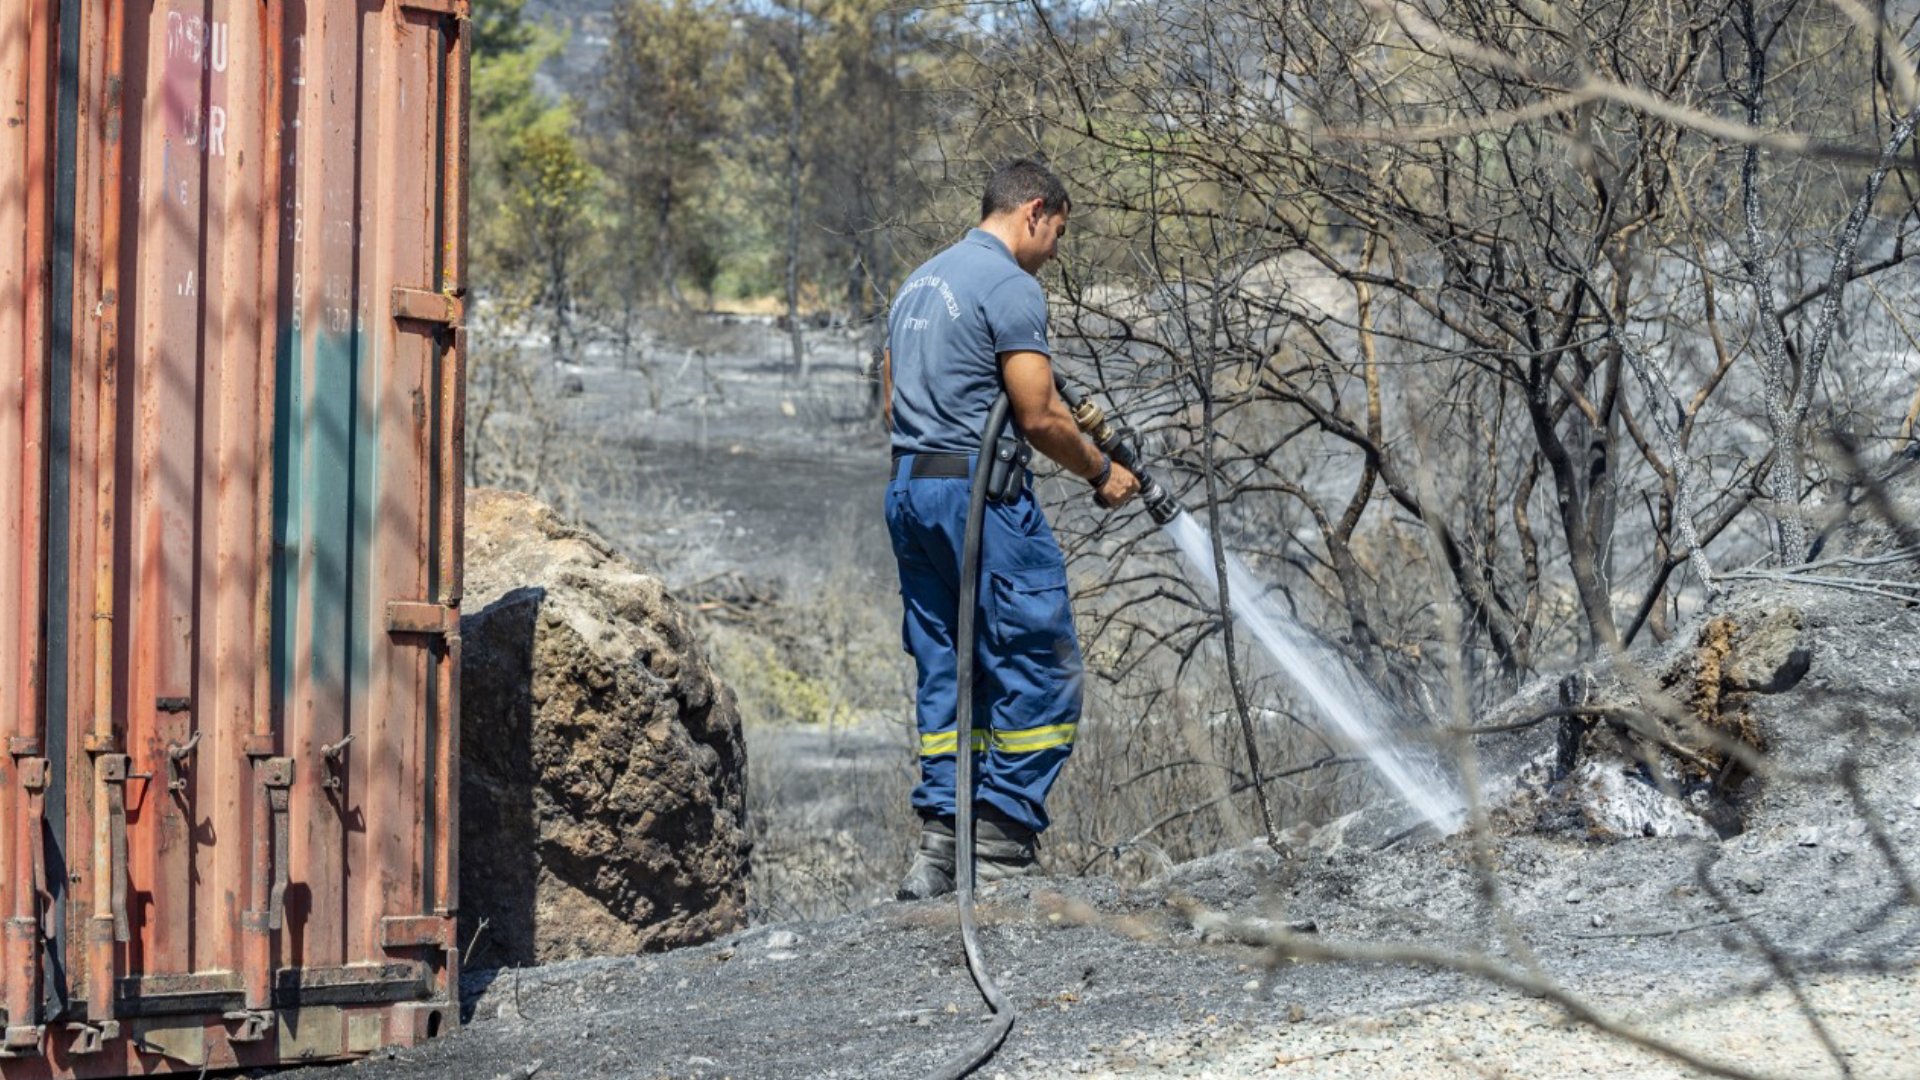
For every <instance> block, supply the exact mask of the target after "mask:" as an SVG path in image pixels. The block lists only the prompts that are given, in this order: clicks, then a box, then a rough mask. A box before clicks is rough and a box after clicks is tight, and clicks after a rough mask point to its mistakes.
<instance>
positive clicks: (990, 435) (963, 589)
mask: <svg viewBox="0 0 1920 1080" xmlns="http://www.w3.org/2000/svg"><path fill="white" fill-rule="evenodd" d="M1006 427H1007V395H1006V394H1005V393H1004V392H1003V393H1001V394H1000V395H999V396H998V397H996V398H994V400H993V408H992V409H990V410H989V411H988V412H987V426H986V427H985V429H983V430H982V431H981V433H980V453H979V454H978V455H977V456H975V458H974V463H973V480H972V482H971V485H972V486H971V488H970V489H969V491H968V494H967V532H966V539H965V541H964V542H963V543H962V544H961V547H960V620H959V621H960V626H959V629H958V630H957V631H956V632H955V635H954V636H955V638H956V640H955V642H954V675H955V680H956V686H955V690H956V692H957V695H958V699H957V700H956V702H955V709H954V717H953V728H954V735H955V737H956V738H957V739H958V740H959V741H958V742H957V743H956V744H955V746H954V748H953V761H954V773H955V775H954V815H953V838H954V848H955V850H954V860H953V885H954V894H955V897H956V898H957V899H958V900H959V903H960V944H961V946H962V948H964V949H965V950H966V953H967V970H968V971H970V972H972V973H973V984H974V985H975V986H977V987H979V988H980V996H981V997H983V998H985V999H986V1001H987V1008H988V1009H991V1010H992V1011H993V1025H992V1026H991V1027H989V1028H988V1029H987V1030H986V1031H984V1032H982V1033H981V1034H980V1037H979V1038H977V1039H975V1040H974V1041H973V1042H972V1043H970V1044H968V1045H967V1047H966V1049H964V1050H962V1051H961V1052H960V1053H959V1054H958V1055H956V1056H955V1057H954V1058H953V1059H952V1060H951V1061H948V1062H947V1063H946V1064H945V1065H943V1066H941V1067H940V1069H939V1071H937V1072H934V1073H932V1074H930V1076H929V1080H960V1078H961V1077H963V1076H965V1075H967V1074H968V1073H970V1072H972V1071H973V1070H975V1069H977V1068H979V1067H980V1065H981V1063H982V1062H984V1061H986V1060H987V1059H988V1058H990V1057H992V1056H993V1052H994V1051H995V1050H998V1049H999V1048H1000V1044H1001V1043H1002V1042H1005V1041H1006V1038H1007V1032H1009V1031H1012V1030H1013V1006H1012V1004H1010V1003H1009V1002H1008V1001H1007V996H1006V994H1004V993H1003V992H1001V990H1000V987H999V985H998V984H997V983H995V982H994V981H993V976H992V975H990V974H988V973H987V964H986V961H984V960H982V959H981V958H980V936H979V927H978V926H976V925H975V923H974V918H973V622H974V604H975V602H976V601H977V600H978V598H979V591H980V588H979V587H980V535H981V533H982V532H984V531H985V529H986V520H987V476H988V475H989V474H990V473H991V472H992V455H993V451H994V448H997V447H998V446H999V445H1000V433H1001V432H1002V431H1004V430H1006Z"/></svg>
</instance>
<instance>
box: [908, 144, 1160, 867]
mask: <svg viewBox="0 0 1920 1080" xmlns="http://www.w3.org/2000/svg"><path fill="white" fill-rule="evenodd" d="M1069 209H1070V207H1069V201H1068V199H1067V191H1066V186H1065V185H1064V184H1062V183H1061V181H1060V178H1059V177H1058V176H1056V175H1054V174H1053V173H1052V172H1051V171H1050V170H1048V169H1047V168H1046V167H1045V166H1043V165H1041V164H1040V163H1039V162H1036V161H1033V160H1030V159H1024V158H1023V159H1020V160H1016V161H1011V162H1008V163H1007V164H1005V165H1002V166H1000V167H999V168H997V169H995V170H994V171H993V173H992V175H991V176H990V177H989V178H988V179H987V184H986V191H985V193H984V195H983V197H982V198H981V206H980V215H981V220H980V224H979V226H978V227H977V228H975V229H972V230H970V231H969V232H968V233H967V235H966V236H965V237H963V238H962V239H961V240H960V241H959V242H958V243H956V244H954V245H953V246H952V247H949V248H947V249H946V250H945V251H942V252H941V253H940V254H938V255H935V256H934V257H933V258H932V259H930V260H928V261H927V262H926V263H925V264H924V265H922V266H921V267H920V268H919V269H917V270H915V271H914V272H913V273H912V274H910V275H908V278H907V281H906V284H905V285H903V286H902V287H901V289H900V292H899V294H898V295H897V296H895V298H894V301H893V308H892V312H891V314H890V316H889V319H888V325H887V353H886V357H885V360H884V362H883V365H882V372H883V378H884V379H885V384H886V385H885V389H886V398H887V405H886V415H887V424H888V429H889V431H890V432H891V435H892V444H893V474H892V480H891V482H890V483H889V484H888V486H887V494H886V517H887V530H888V532H889V534H890V535H891V537H892V540H893V551H894V557H895V559H896V560H897V562H898V564H899V571H900V595H901V601H902V604H903V605H904V607H905V609H906V615H905V627H904V631H905V632H904V637H905V642H906V647H907V651H908V652H909V653H911V654H912V655H913V658H914V665H915V668H916V674H917V683H916V687H917V689H916V695H915V711H916V713H917V720H918V726H919V731H920V785H919V786H918V787H917V788H915V789H914V792H913V798H912V806H913V809H914V811H915V812H916V813H917V814H918V815H919V817H920V821H921V836H920V844H919V848H918V851H917V853H916V854H915V856H914V861H913V865H912V866H911V867H910V868H909V869H908V871H907V874H906V877H905V879H904V880H903V881H902V882H901V884H900V888H899V894H898V895H899V896H900V898H901V899H907V900H914V899H925V898H928V897H933V896H939V895H942V894H944V893H947V892H950V891H952V890H953V888H954V875H955V872H956V870H955V847H956V845H955V838H954V814H955V806H956V799H955V774H956V757H957V754H958V753H959V751H960V750H961V749H962V748H961V747H960V746H959V745H958V736H957V732H956V724H955V710H956V707H957V693H956V691H957V684H956V664H957V660H956V651H955V640H956V636H957V635H956V628H957V626H958V625H959V623H960V617H959V616H960V612H959V605H960V593H961V587H960V568H961V555H962V550H961V549H962V543H963V535H964V533H965V528H966V520H967V511H968V495H969V490H970V485H971V478H972V476H973V473H974V470H975V468H976V467H977V466H979V465H980V464H981V463H982V462H983V461H984V462H986V463H987V468H988V469H989V472H988V476H987V482H988V484H989V491H988V502H987V506H986V511H987V513H986V520H985V523H984V532H983V534H982V536H981V538H980V549H979V550H980V582H979V603H978V610H977V612H976V621H977V625H978V626H979V627H980V630H979V632H978V634H977V635H976V637H977V647H978V655H977V658H976V661H975V664H974V667H975V669H976V672H977V683H976V686H975V692H974V706H975V707H974V709H973V712H974V722H973V738H972V740H971V741H972V750H974V751H976V752H978V753H979V755H980V756H979V759H978V760H979V762H980V765H979V769H978V772H977V774H976V775H977V781H976V789H975V794H974V800H973V805H974V806H975V808H976V817H977V819H978V821H977V826H976V832H977V840H976V861H975V868H974V872H975V879H976V880H978V881H980V882H989V881H995V880H1000V879H1002V878H1007V877H1014V876H1018V875H1021V874H1026V873H1030V872H1032V871H1033V870H1034V869H1035V862H1034V840H1035V838H1036V837H1037V836H1039V834H1040V833H1041V832H1042V831H1043V830H1045V829H1046V827H1047V820H1048V819H1047V812H1046V798H1047V793H1048V791H1049V790H1051V788H1052V787H1053V783H1054V781H1055V780H1056V779H1057V778H1058V776H1059V774H1060V768H1061V766H1062V765H1064V764H1065V763H1066V760H1067V756H1068V755H1069V754H1070V753H1071V752H1072V749H1073V740H1074V734H1075V731H1076V729H1077V727H1078V725H1079V722H1080V706H1081V686H1080V684H1081V671H1082V669H1081V659H1080V645H1079V641H1078V639H1077V637H1076V635H1075V632H1074V627H1073V611H1072V608H1071V607H1070V606H1069V603H1068V597H1067V572H1066V564H1065V561H1064V560H1063V558H1062V556H1061V553H1060V545H1059V544H1058V543H1057V542H1056V541H1055V540H1054V537H1053V532H1052V530H1051V529H1050V528H1049V527H1048V525H1047V521H1046V518H1045V516H1044V515H1043V514H1042V513H1041V511H1040V507H1039V504H1038V502H1037V501H1036V500H1035V499H1034V497H1033V493H1032V491H1031V490H1030V489H1031V483H1030V480H1031V477H1030V474H1029V473H1028V472H1027V470H1026V468H1025V463H1026V461H1027V459H1028V451H1027V450H1026V446H1027V445H1031V446H1032V447H1033V448H1034V449H1037V450H1039V451H1040V452H1041V453H1043V454H1045V455H1047V456H1048V457H1049V458H1052V459H1053V460H1054V461H1056V462H1058V463H1059V464H1060V465H1061V466H1062V467H1063V468H1065V469H1066V470H1067V471H1068V472H1071V473H1073V474H1074V475H1075V476H1079V477H1081V478H1083V479H1085V480H1086V481H1087V482H1088V483H1090V484H1092V485H1093V488H1094V491H1095V495H1096V497H1097V498H1098V499H1099V500H1100V502H1101V503H1102V504H1103V505H1106V506H1109V507H1118V506H1120V505H1122V504H1124V503H1125V502H1126V501H1127V500H1128V499H1131V498H1132V497H1133V496H1134V494H1135V493H1136V491H1138V489H1139V482H1138V480H1137V479H1136V477H1135V476H1134V474H1133V473H1132V472H1130V471H1129V470H1128V469H1127V467H1126V466H1125V465H1123V464H1120V463H1118V462H1115V461H1113V460H1112V459H1111V458H1110V457H1109V456H1108V455H1107V454H1106V453H1104V452H1102V451H1101V450H1100V449H1099V448H1098V447H1097V446H1095V445H1094V443H1093V442H1092V441H1090V440H1089V439H1087V438H1086V437H1085V436H1084V435H1082V434H1081V431H1080V429H1079V427H1078V426H1077V425H1076V424H1075V422H1074V417H1073V414H1072V413H1071V412H1070V411H1069V410H1068V408H1067V405H1066V403H1065V402H1064V401H1063V400H1062V399H1061V397H1060V395H1059V393H1058V392H1057V391H1056V389H1055V386H1054V377H1053V369H1052V361H1051V350H1050V348H1049V345H1048V337H1047V305H1046V297H1045V295H1044V294H1043V292H1042V291H1041V288H1040V283H1039V281H1037V280H1036V279H1035V278H1034V275H1035V274H1036V273H1038V272H1039V270H1040V268H1041V267H1043V266H1045V265H1046V264H1047V262H1048V261H1049V260H1051V259H1052V258H1053V257H1054V256H1055V255H1056V254H1057V253H1058V251H1059V244H1060V239H1061V237H1063V236H1064V235H1065V234H1066V231H1067V215H1068V211H1069ZM1002 392H1004V393H1005V394H1006V395H1007V399H1008V403H1009V406H1010V408H1011V413H1012V418H1013V424H1014V427H1015V430H1016V431H1017V432H1018V439H1017V440H1014V441H1010V442H1009V444H1008V445H1006V446H1004V447H1003V446H995V447H988V448H986V453H984V454H983V453H982V447H981V445H980V442H981V430H982V428H983V426H984V424H985V421H986V419H987V417H988V414H989V412H990V411H991V410H992V408H993V405H994V401H995V399H996V398H997V397H998V396H999V395H1000V394H1001V393H1002Z"/></svg>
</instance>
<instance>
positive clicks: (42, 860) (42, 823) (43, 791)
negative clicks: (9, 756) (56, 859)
mask: <svg viewBox="0 0 1920 1080" xmlns="http://www.w3.org/2000/svg"><path fill="white" fill-rule="evenodd" d="M20 786H21V787H24V788H26V789H27V833H28V835H29V837H30V844H29V846H30V847H31V848H32V849H33V859H32V866H33V871H32V873H33V885H32V888H33V899H34V905H33V909H34V919H35V921H38V920H39V917H40V906H41V905H42V904H45V903H47V902H48V901H50V900H51V899H52V897H51V896H50V895H49V893H48V891H47V759H45V758H26V759H23V760H22V761H21V762H20Z"/></svg>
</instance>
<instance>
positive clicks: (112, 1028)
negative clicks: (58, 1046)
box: [67, 1020, 120, 1054]
mask: <svg viewBox="0 0 1920 1080" xmlns="http://www.w3.org/2000/svg"><path fill="white" fill-rule="evenodd" d="M67 1030H68V1031H70V1032H72V1033H73V1042H72V1043H71V1044H70V1045H69V1046H68V1047H67V1053H69V1054H97V1053H99V1052H100V1051H101V1049H102V1048H104V1047H105V1046H106V1044H107V1043H108V1042H111V1041H112V1040H114V1039H117V1038H119V1037H120V1021H118V1020H102V1021H101V1022H99V1023H97V1024H68V1025H67Z"/></svg>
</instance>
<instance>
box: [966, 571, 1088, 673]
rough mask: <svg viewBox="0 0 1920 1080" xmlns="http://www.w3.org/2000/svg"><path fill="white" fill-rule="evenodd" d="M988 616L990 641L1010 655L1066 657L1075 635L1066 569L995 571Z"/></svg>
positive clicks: (989, 597) (990, 585)
mask: <svg viewBox="0 0 1920 1080" xmlns="http://www.w3.org/2000/svg"><path fill="white" fill-rule="evenodd" d="M987 616H988V618H990V619H991V620H992V625H991V626H990V627H988V638H989V640H991V641H992V642H993V643H994V644H995V645H996V646H998V647H1000V648H1001V649H1003V650H1005V651H1006V652H1008V653H1040V654H1045V655H1064V654H1065V653H1066V652H1067V651H1068V650H1069V649H1070V648H1071V647H1072V635H1073V607H1072V605H1071V603H1070V602H1069V600H1068V598H1067V571H1066V568H1065V567H1045V568H1040V569H1021V570H995V571H992V572H991V573H990V574H989V575H988V585H987Z"/></svg>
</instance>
